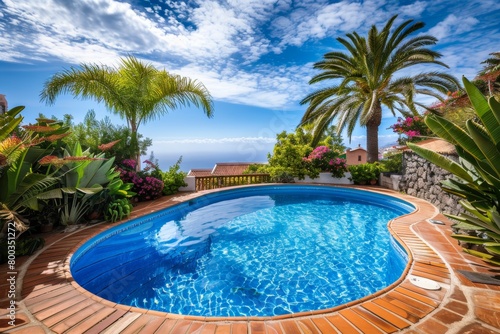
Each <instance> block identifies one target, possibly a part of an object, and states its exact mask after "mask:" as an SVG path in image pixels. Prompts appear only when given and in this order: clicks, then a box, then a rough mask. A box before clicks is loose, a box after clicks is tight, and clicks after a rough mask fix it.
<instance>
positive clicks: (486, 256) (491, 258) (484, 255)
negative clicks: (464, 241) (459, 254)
mask: <svg viewBox="0 0 500 334" xmlns="http://www.w3.org/2000/svg"><path fill="white" fill-rule="evenodd" d="M463 251H464V252H465V253H467V254H470V255H474V256H477V257H480V258H481V259H483V261H485V262H488V263H491V264H494V265H496V266H500V259H498V258H495V256H494V255H491V254H488V253H484V252H479V251H475V250H473V249H465V248H464V250H463Z"/></svg>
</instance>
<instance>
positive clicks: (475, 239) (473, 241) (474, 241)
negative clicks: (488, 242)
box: [451, 234, 485, 245]
mask: <svg viewBox="0 0 500 334" xmlns="http://www.w3.org/2000/svg"><path fill="white" fill-rule="evenodd" d="M451 237H452V238H453V239H457V240H459V241H463V242H467V243H469V244H474V245H482V244H484V242H485V240H484V239H483V238H479V237H474V236H472V235H465V234H452V235H451Z"/></svg>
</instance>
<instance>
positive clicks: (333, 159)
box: [303, 146, 347, 178]
mask: <svg viewBox="0 0 500 334" xmlns="http://www.w3.org/2000/svg"><path fill="white" fill-rule="evenodd" d="M303 160H304V161H306V162H308V163H310V164H311V167H312V170H311V173H310V174H309V176H311V177H314V174H317V170H319V171H321V172H330V173H332V176H333V177H337V178H341V177H343V176H344V174H345V172H347V166H346V161H345V160H344V159H341V158H339V157H337V153H336V152H335V151H332V150H331V149H330V148H329V147H327V146H318V147H316V148H315V149H314V150H313V151H312V152H311V153H310V154H309V155H308V156H307V157H305V158H304V159H303ZM311 174H312V175H311Z"/></svg>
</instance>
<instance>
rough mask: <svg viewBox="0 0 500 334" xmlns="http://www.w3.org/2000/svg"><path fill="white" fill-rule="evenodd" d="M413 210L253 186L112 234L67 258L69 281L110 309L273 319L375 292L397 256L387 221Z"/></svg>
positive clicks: (398, 265)
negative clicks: (119, 306) (105, 301)
mask: <svg viewBox="0 0 500 334" xmlns="http://www.w3.org/2000/svg"><path fill="white" fill-rule="evenodd" d="M413 210H414V207H413V206H412V205H411V204H409V203H407V202H404V201H402V200H399V199H396V198H393V197H390V196H385V195H380V194H375V193H370V192H365V191H360V190H355V189H348V188H336V187H322V186H307V185H300V186H296V185H282V186H275V185H273V186H257V187H248V188H239V189H235V190H227V191H221V192H217V193H212V194H210V195H205V196H203V197H199V198H197V199H194V200H191V201H189V202H185V203H182V204H180V205H176V206H174V207H172V208H168V209H165V210H163V211H161V212H158V213H154V214H151V215H149V216H145V217H141V218H138V219H136V220H133V221H130V222H128V223H126V224H122V225H120V226H116V227H114V228H112V229H110V230H108V231H106V232H103V233H101V234H99V235H97V236H95V237H94V238H92V239H91V240H89V241H88V242H87V243H85V244H84V245H83V246H82V247H81V248H79V249H78V250H77V252H75V254H74V255H73V257H72V260H71V272H72V275H73V277H74V279H75V280H76V281H77V282H78V283H79V284H80V285H81V286H83V287H84V288H85V289H87V290H89V291H91V292H92V293H94V294H96V295H98V296H101V297H103V298H105V299H108V300H111V301H113V302H117V303H121V304H127V305H132V306H136V307H141V308H146V309H153V310H159V311H164V312H169V313H176V314H184V315H199V316H273V315H282V314H288V313H296V312H302V311H310V310H318V309H325V308H330V307H334V306H337V305H340V304H344V303H347V302H350V301H353V300H356V299H360V298H362V297H364V296H367V295H370V294H372V293H374V292H376V291H378V290H381V289H383V288H385V287H386V286H388V285H390V284H392V283H393V282H394V281H396V280H397V279H398V278H399V277H400V276H401V274H402V272H403V270H404V268H405V266H406V263H407V261H408V260H407V257H406V254H405V252H404V251H403V250H402V249H401V247H400V246H399V245H398V244H397V242H396V241H395V240H394V239H393V238H392V237H391V236H390V234H389V232H388V230H387V223H388V221H389V220H390V219H392V218H394V217H397V216H400V215H403V214H406V213H409V212H411V211H413Z"/></svg>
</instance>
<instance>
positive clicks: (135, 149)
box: [130, 122, 141, 172]
mask: <svg viewBox="0 0 500 334" xmlns="http://www.w3.org/2000/svg"><path fill="white" fill-rule="evenodd" d="M130 137H131V138H130V151H131V152H130V156H131V157H132V158H133V159H134V160H135V162H136V165H135V170H136V171H137V172H139V171H140V170H141V152H140V150H139V139H138V138H137V124H135V122H130Z"/></svg>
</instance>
